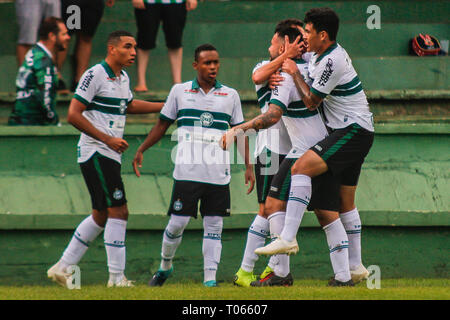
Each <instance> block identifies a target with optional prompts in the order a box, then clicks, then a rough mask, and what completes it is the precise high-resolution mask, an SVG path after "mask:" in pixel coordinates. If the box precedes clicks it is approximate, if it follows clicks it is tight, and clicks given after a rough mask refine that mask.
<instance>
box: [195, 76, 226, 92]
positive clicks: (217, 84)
mask: <svg viewBox="0 0 450 320" xmlns="http://www.w3.org/2000/svg"><path fill="white" fill-rule="evenodd" d="M221 87H222V84H221V83H220V82H219V80H216V83H215V84H214V88H215V89H219V88H221ZM191 89H192V90H198V89H200V85H199V84H198V81H197V78H195V79H194V80H192V88H191Z"/></svg>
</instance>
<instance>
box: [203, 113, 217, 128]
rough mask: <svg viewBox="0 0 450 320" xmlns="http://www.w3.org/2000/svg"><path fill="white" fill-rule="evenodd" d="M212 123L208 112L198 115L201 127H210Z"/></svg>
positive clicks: (212, 119)
mask: <svg viewBox="0 0 450 320" xmlns="http://www.w3.org/2000/svg"><path fill="white" fill-rule="evenodd" d="M213 122H214V117H213V115H212V114H211V113H209V112H203V113H202V114H201V115H200V123H201V124H202V127H210V126H211V125H212V124H213Z"/></svg>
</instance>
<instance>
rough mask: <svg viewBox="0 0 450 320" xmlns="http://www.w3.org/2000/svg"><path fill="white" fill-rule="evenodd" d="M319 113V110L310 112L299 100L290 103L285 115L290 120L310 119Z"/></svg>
mask: <svg viewBox="0 0 450 320" xmlns="http://www.w3.org/2000/svg"><path fill="white" fill-rule="evenodd" d="M317 113H318V112H317V110H309V109H308V108H306V106H305V103H304V102H303V101H302V100H298V101H293V102H291V103H289V105H288V106H287V110H286V111H285V112H284V114H283V115H284V116H286V117H289V118H308V117H312V116H315V115H316V114H317Z"/></svg>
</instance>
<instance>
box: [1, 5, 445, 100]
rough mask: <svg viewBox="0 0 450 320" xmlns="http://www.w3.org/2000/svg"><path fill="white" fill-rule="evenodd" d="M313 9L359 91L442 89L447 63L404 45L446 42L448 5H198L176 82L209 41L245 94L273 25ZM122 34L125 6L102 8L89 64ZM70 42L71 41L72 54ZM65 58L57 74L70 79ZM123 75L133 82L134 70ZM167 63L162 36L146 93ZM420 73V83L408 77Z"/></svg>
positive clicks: (10, 13)
mask: <svg viewBox="0 0 450 320" xmlns="http://www.w3.org/2000/svg"><path fill="white" fill-rule="evenodd" d="M373 4H376V5H378V6H379V7H380V10H381V29H380V30H369V29H367V27H366V20H367V18H368V17H369V14H367V12H366V11H367V7H368V6H369V5H373ZM316 6H330V7H332V8H334V9H335V10H336V12H337V13H338V14H339V16H340V19H341V26H340V31H339V37H338V41H339V43H341V44H342V45H343V46H344V47H345V48H346V49H347V51H348V52H349V54H350V56H351V57H352V60H353V61H354V65H355V67H356V69H357V71H358V73H359V75H360V78H361V80H362V82H363V85H364V88H365V89H366V90H405V89H428V90H445V89H447V90H448V89H449V88H450V83H449V80H448V72H449V64H448V59H449V58H448V57H440V58H436V57H427V58H418V57H408V50H407V47H408V41H409V39H411V38H412V37H413V36H414V35H417V34H418V33H429V34H432V35H434V36H436V37H437V38H438V39H450V32H449V30H450V29H449V28H448V23H449V19H448V12H449V10H450V4H449V2H448V1H441V0H439V1H436V0H434V1H422V0H414V1H407V0H398V1H384V0H383V1H248V0H246V1H227V2H223V1H205V2H199V5H198V8H197V9H196V10H194V11H193V12H190V13H189V15H188V22H187V25H186V29H185V33H184V38H183V46H184V60H183V80H190V79H192V78H193V77H194V72H193V70H192V67H191V64H192V60H193V52H194V49H195V48H196V47H197V46H198V45H200V44H202V43H205V42H210V43H213V44H214V45H215V46H216V47H217V48H218V50H219V52H220V54H221V63H222V70H221V74H220V79H221V80H223V82H224V83H226V84H227V85H230V86H232V87H235V88H237V89H238V90H252V89H253V85H252V84H251V81H250V73H251V71H252V69H253V67H254V66H255V64H256V63H257V62H259V61H260V60H262V59H266V58H267V48H268V46H269V42H270V39H271V37H272V33H273V30H274V26H275V24H276V22H277V21H279V20H281V19H283V18H287V17H298V18H303V17H304V13H305V12H306V11H307V10H308V9H310V8H312V7H316ZM14 17H15V10H14V4H13V3H0V30H8V32H0V41H1V43H2V46H1V47H0V66H1V67H2V71H3V73H2V74H3V76H2V77H1V78H0V92H5V91H14V90H15V87H14V80H13V79H14V78H15V76H16V70H17V67H16V62H15V42H16V38H17V26H16V24H15V23H14V22H15V18H14ZM116 29H126V30H129V31H130V32H133V33H135V32H136V23H135V18H134V12H133V8H132V5H131V3H130V1H116V4H115V5H114V7H112V8H106V9H105V14H104V16H103V19H102V22H101V24H100V26H99V28H98V31H97V33H96V35H95V38H94V45H93V54H92V59H91V64H94V63H97V62H98V61H99V60H101V59H103V56H104V53H105V39H106V37H107V35H108V34H109V32H111V31H113V30H116ZM74 43H75V41H72V42H71V50H73V46H74ZM69 62H70V57H69V58H68V60H67V63H66V64H65V65H64V68H63V74H64V76H65V78H66V79H70V73H71V68H70V63H69ZM135 68H136V67H135V66H133V67H131V68H129V70H128V72H129V74H130V76H131V79H132V84H133V85H134V83H135V78H136V76H135V70H136V69H135ZM169 70H170V65H169V61H168V58H167V49H166V47H165V42H164V37H163V36H162V30H160V32H159V36H158V40H157V48H156V49H155V50H152V52H151V58H150V63H149V72H148V81H149V87H150V89H151V90H156V91H161V90H163V91H168V90H169V88H170V87H171V77H170V72H169ZM417 74H420V75H421V76H420V77H417V76H416V75H417Z"/></svg>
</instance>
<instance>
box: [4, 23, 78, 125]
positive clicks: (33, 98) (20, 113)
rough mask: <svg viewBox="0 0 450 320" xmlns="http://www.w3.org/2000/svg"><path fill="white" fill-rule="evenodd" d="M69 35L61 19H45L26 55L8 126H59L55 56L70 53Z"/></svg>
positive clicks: (19, 72)
mask: <svg viewBox="0 0 450 320" xmlns="http://www.w3.org/2000/svg"><path fill="white" fill-rule="evenodd" d="M69 40H70V36H69V34H68V32H67V28H66V25H65V24H64V21H63V20H62V19H60V18H56V17H49V18H46V19H44V21H43V22H42V24H41V27H40V29H39V42H38V43H37V44H36V45H35V46H34V47H32V48H31V49H30V50H29V51H28V52H27V54H26V55H25V60H24V62H23V64H22V66H21V67H20V68H19V71H18V74H17V78H16V90H17V96H16V103H15V105H14V108H13V111H12V114H11V115H10V117H9V120H8V124H9V125H48V124H52V125H56V124H58V123H59V119H58V115H57V114H56V110H55V105H56V87H57V85H58V75H57V67H56V61H55V60H56V55H57V53H58V52H60V51H63V50H67V45H68V43H69Z"/></svg>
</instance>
